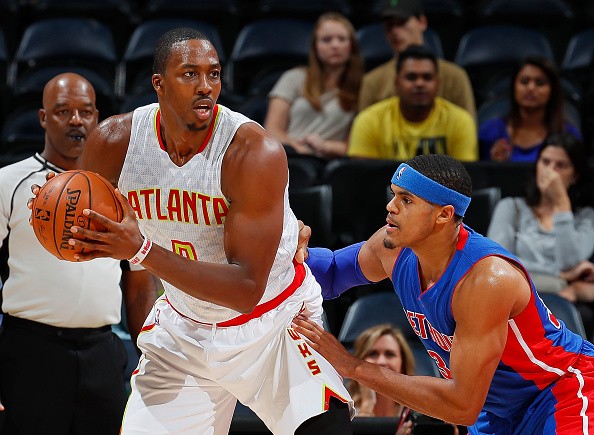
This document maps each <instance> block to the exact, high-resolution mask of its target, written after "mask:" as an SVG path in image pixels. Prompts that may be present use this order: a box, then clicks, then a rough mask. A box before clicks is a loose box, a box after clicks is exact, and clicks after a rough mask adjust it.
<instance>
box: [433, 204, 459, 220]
mask: <svg viewBox="0 0 594 435" xmlns="http://www.w3.org/2000/svg"><path fill="white" fill-rule="evenodd" d="M455 218H456V212H455V211H454V206H452V205H444V206H440V210H439V213H438V214H437V220H436V223H438V224H445V223H447V222H448V221H451V220H454V219H455Z"/></svg>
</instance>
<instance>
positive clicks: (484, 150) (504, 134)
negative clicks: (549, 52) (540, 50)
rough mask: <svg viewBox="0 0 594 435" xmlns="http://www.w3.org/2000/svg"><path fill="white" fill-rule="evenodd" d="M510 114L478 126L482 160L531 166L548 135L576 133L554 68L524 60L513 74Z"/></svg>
mask: <svg viewBox="0 0 594 435" xmlns="http://www.w3.org/2000/svg"><path fill="white" fill-rule="evenodd" d="M509 101H510V111H509V114H508V115H507V116H505V117H501V118H496V119H492V120H488V121H486V122H484V123H482V125H480V126H479V144H480V145H479V147H480V154H481V159H482V160H495V161H499V162H503V161H514V162H534V161H536V158H537V156H538V153H539V151H540V148H541V147H542V144H543V141H544V140H545V138H546V137H547V136H548V135H551V134H556V133H561V132H563V131H568V132H570V133H571V134H572V135H574V136H575V137H577V138H578V139H581V134H580V132H579V130H578V129H577V128H576V127H575V126H573V125H571V124H570V123H569V122H568V121H567V120H566V119H565V110H564V97H563V90H562V89H561V82H560V79H559V74H558V72H557V69H556V67H555V65H553V64H552V63H551V62H550V61H549V60H547V59H545V58H543V57H540V56H530V57H527V58H526V59H525V60H524V61H523V62H522V63H521V64H520V65H519V66H518V68H517V69H516V70H515V71H514V73H513V74H512V80H511V83H510V91H509Z"/></svg>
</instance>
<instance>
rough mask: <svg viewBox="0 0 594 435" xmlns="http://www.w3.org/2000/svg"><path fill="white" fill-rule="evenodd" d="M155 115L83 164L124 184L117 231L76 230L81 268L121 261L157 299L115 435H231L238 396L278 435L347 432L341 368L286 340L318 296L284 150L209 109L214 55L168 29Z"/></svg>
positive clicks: (157, 68)
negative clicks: (146, 281)
mask: <svg viewBox="0 0 594 435" xmlns="http://www.w3.org/2000/svg"><path fill="white" fill-rule="evenodd" d="M153 73H154V74H153V76H152V83H153V87H154V88H155V91H156V92H157V96H158V101H159V102H158V104H152V105H149V106H145V107H140V108H138V109H136V110H135V111H134V112H133V113H128V114H124V115H117V116H115V117H112V118H109V119H107V120H106V121H104V122H103V123H101V124H100V125H99V126H98V127H97V128H96V130H95V131H94V132H93V134H92V135H91V136H90V137H89V139H88V141H87V146H86V147H85V151H84V155H83V158H82V166H83V167H84V169H88V170H91V171H95V172H98V173H99V174H101V175H103V176H104V177H106V178H107V179H108V180H110V181H111V182H112V183H114V185H117V186H118V188H119V190H120V191H121V192H122V194H123V195H124V196H125V197H126V198H127V199H128V202H129V204H128V203H126V202H125V199H124V198H121V199H122V204H123V206H124V207H125V210H126V212H125V215H124V219H123V220H122V222H121V223H117V222H112V221H109V220H107V219H106V218H105V217H102V216H100V215H97V214H96V213H94V212H92V211H88V213H89V216H90V217H91V219H93V220H96V221H97V222H99V223H101V224H103V225H105V226H106V227H107V228H108V232H106V233H98V232H93V231H87V230H84V229H82V228H79V227H73V228H72V232H73V233H74V234H75V236H74V237H75V238H74V239H72V240H71V243H72V244H74V245H77V246H80V247H83V248H85V249H86V250H88V251H89V252H88V253H85V254H81V255H80V259H81V260H90V259H93V258H97V257H113V258H117V259H129V260H130V261H131V262H132V263H142V265H143V266H144V267H145V268H146V269H147V270H148V271H149V272H152V273H153V274H155V275H157V276H159V277H160V278H161V279H162V280H163V283H164V286H165V294H164V296H163V297H161V298H160V299H159V300H158V301H157V302H156V304H155V306H154V308H153V311H152V313H151V314H150V315H149V317H148V319H147V321H146V322H145V326H144V328H143V331H144V332H143V333H142V334H141V335H140V337H139V339H138V346H139V348H140V349H141V350H142V356H141V359H140V362H139V365H138V369H137V370H136V372H135V375H134V376H133V379H132V394H131V397H130V399H129V401H128V406H127V411H126V414H125V416H124V421H123V425H122V430H123V433H124V434H148V433H150V434H165V433H167V434H170V433H192V434H225V433H227V432H228V431H229V426H230V422H231V418H232V415H233V410H234V407H235V403H236V400H237V399H239V400H240V401H241V402H242V403H243V404H245V405H247V406H249V407H250V408H251V409H252V410H254V411H255V412H256V414H257V415H258V416H259V417H260V418H261V419H262V420H263V421H264V423H265V424H266V425H267V426H268V428H269V429H270V430H271V431H272V432H273V433H275V434H286V435H288V434H294V433H295V434H349V433H352V432H351V425H350V417H351V416H352V413H353V409H352V400H351V398H350V397H349V395H348V393H347V391H346V389H345V388H344V386H343V384H342V380H341V378H340V377H339V376H338V374H337V373H336V371H335V370H334V368H333V367H332V366H331V365H330V364H328V362H327V361H326V360H325V359H323V358H322V357H321V356H320V355H319V354H318V353H316V352H313V351H312V349H310V348H309V347H308V345H307V344H306V342H305V341H304V340H303V339H302V338H301V337H300V336H298V335H297V334H295V333H294V331H293V330H292V329H291V321H292V319H293V317H294V316H296V315H297V314H299V313H301V314H304V315H306V316H308V317H310V318H312V319H315V321H316V322H318V323H321V315H322V297H321V292H320V287H319V285H318V284H317V283H316V281H315V280H314V278H313V276H312V275H311V273H310V271H309V269H308V268H307V266H304V265H302V264H298V263H294V262H293V256H294V253H295V250H296V248H297V237H298V225H297V220H296V218H295V216H294V214H293V212H292V211H291V209H290V207H289V202H288V195H287V186H288V169H287V160H286V155H285V151H284V150H283V148H282V145H281V144H280V143H279V142H278V141H277V140H275V139H274V138H273V137H272V136H271V135H269V134H268V133H267V132H266V131H265V130H264V129H263V128H262V127H261V126H260V125H258V124H256V123H255V122H253V121H251V120H250V119H248V118H246V117H245V116H243V115H241V114H239V113H235V112H233V111H231V110H229V109H227V108H226V107H224V106H221V105H218V104H217V98H218V96H219V93H220V91H221V65H220V63H219V58H218V55H217V52H216V50H215V49H214V47H213V45H212V44H211V43H210V42H209V41H208V40H207V39H206V38H205V36H204V35H202V34H200V33H199V32H197V31H195V30H192V29H183V28H182V29H175V30H173V31H171V32H168V33H166V34H165V35H163V36H162V37H161V39H160V40H159V42H158V43H157V47H156V49H155V59H154V65H153Z"/></svg>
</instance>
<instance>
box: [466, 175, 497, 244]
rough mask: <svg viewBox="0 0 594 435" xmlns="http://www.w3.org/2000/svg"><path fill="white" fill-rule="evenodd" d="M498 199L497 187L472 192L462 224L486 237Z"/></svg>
mask: <svg viewBox="0 0 594 435" xmlns="http://www.w3.org/2000/svg"><path fill="white" fill-rule="evenodd" d="M500 199H501V189H500V188H499V187H497V186H493V187H485V188H482V189H475V190H473V192H472V200H471V201H470V205H469V206H468V210H466V215H465V216H464V223H466V224H467V225H468V226H469V227H470V228H472V229H473V230H475V231H476V232H477V233H480V234H482V235H485V236H486V235H487V230H488V229H489V223H490V222H491V216H492V215H493V210H495V206H496V205H497V203H498V202H499V200H500Z"/></svg>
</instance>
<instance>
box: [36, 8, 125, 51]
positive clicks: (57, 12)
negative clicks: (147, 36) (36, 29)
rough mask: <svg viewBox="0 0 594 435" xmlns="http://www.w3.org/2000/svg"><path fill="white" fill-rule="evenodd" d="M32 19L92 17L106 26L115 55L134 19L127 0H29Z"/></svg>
mask: <svg viewBox="0 0 594 435" xmlns="http://www.w3.org/2000/svg"><path fill="white" fill-rule="evenodd" d="M29 5H30V12H29V13H30V15H31V20H32V21H39V20H45V19H48V18H87V19H88V18H92V19H95V20H97V21H100V22H101V23H103V24H105V25H106V26H108V27H109V28H110V30H111V33H112V35H113V38H114V42H115V45H116V47H117V51H118V55H121V52H122V51H123V48H124V43H125V42H126V41H127V39H128V36H129V34H130V31H131V28H132V23H133V22H134V21H135V18H136V17H135V15H134V8H133V6H132V3H131V1H130V0H93V1H80V0H35V1H33V2H29Z"/></svg>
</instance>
